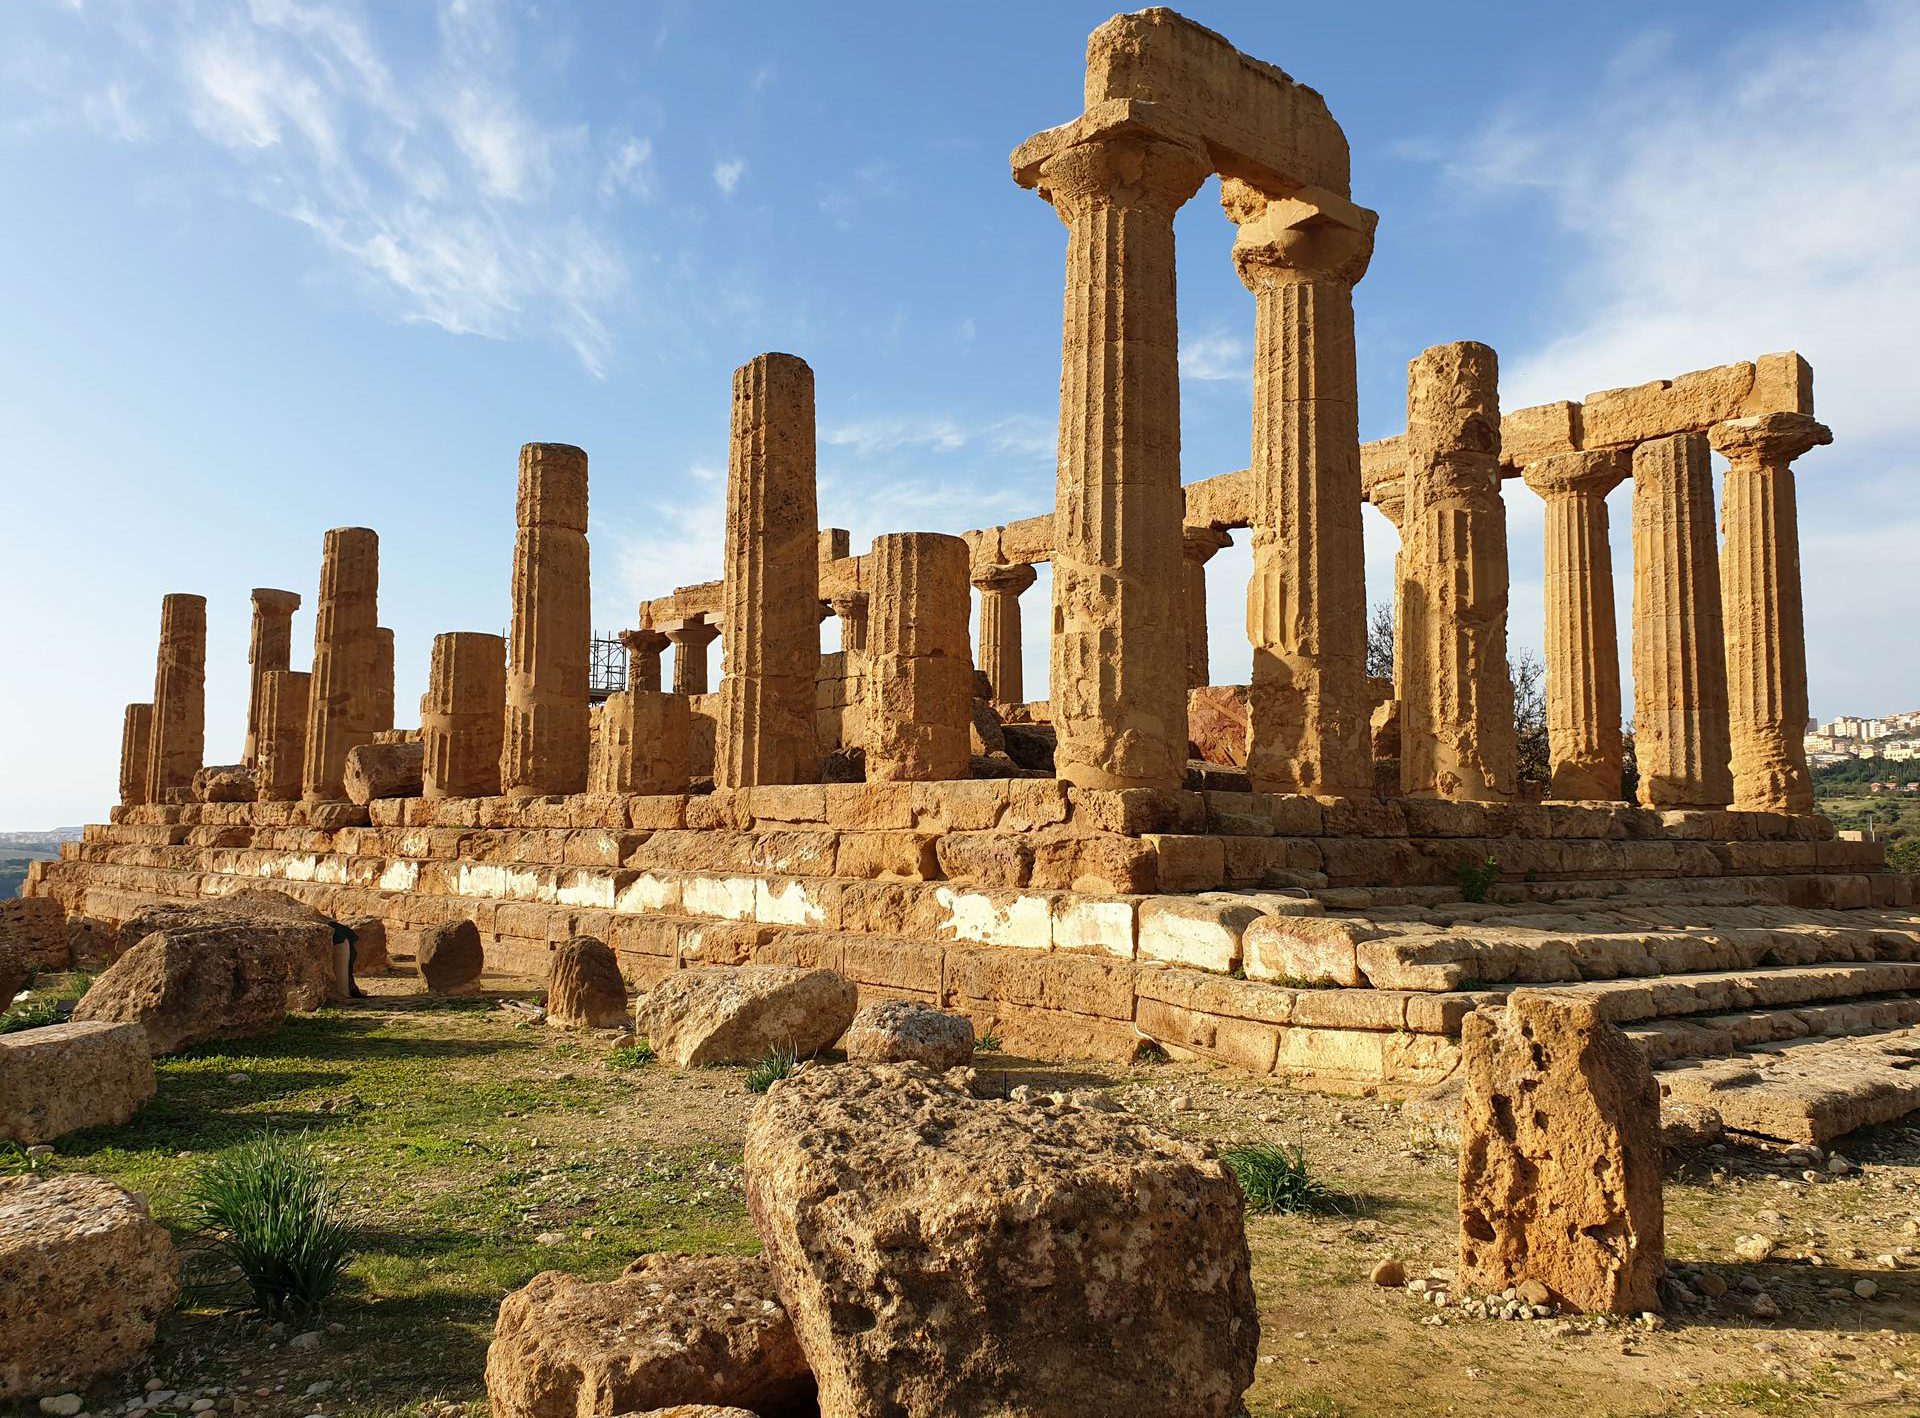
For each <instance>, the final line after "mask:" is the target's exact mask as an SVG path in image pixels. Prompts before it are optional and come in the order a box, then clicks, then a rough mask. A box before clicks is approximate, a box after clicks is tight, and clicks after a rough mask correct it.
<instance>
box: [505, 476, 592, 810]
mask: <svg viewBox="0 0 1920 1418" xmlns="http://www.w3.org/2000/svg"><path fill="white" fill-rule="evenodd" d="M514 519H515V522H516V523H517V525H518V531H517V532H516V533H515V536H514V542H513V634H512V639H511V640H510V641H509V642H508V653H507V722H506V742H505V744H504V746H503V747H502V749H501V755H500V790H501V792H503V793H504V794H506V795H507V796H508V797H515V798H529V797H543V796H546V795H549V794H555V793H577V792H580V791H581V790H582V789H584V788H585V787H586V785H587V724H588V720H587V709H588V700H587V664H588V660H589V659H590V657H591V655H592V644H591V641H592V638H593V629H592V625H591V616H592V603H591V600H590V594H591V592H590V586H589V583H588V566H587V455H586V454H585V453H584V452H583V451H582V450H580V449H578V448H575V447H573V446H572V445H571V444H567V443H529V444H526V445H525V446H523V447H522V448H521V449H520V488H519V495H518V497H517V499H516V500H515V503H514Z"/></svg>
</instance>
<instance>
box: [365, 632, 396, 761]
mask: <svg viewBox="0 0 1920 1418" xmlns="http://www.w3.org/2000/svg"><path fill="white" fill-rule="evenodd" d="M393 693H394V692H393V632H392V631H391V630H389V629H387V627H386V626H384V625H382V626H377V627H375V629H374V632H373V674H372V675H371V676H370V677H369V678H368V680H367V717H368V722H370V723H371V724H372V725H373V731H374V732H375V733H377V734H380V733H385V732H386V731H387V730H388V729H391V728H392V727H393Z"/></svg>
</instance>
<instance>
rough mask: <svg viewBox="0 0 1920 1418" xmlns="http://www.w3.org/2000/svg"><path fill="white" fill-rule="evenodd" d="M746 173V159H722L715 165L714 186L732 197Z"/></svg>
mask: <svg viewBox="0 0 1920 1418" xmlns="http://www.w3.org/2000/svg"><path fill="white" fill-rule="evenodd" d="M746 171H747V160H746V159H745V158H722V159H720V160H719V161H718V162H716V163H714V165H713V185H714V186H715V187H718V188H719V189H720V190H721V191H722V192H724V193H726V194H727V195H728V196H729V197H731V196H732V195H733V192H734V189H735V188H736V187H738V186H739V185H740V179H741V178H742V177H744V176H745V175H746Z"/></svg>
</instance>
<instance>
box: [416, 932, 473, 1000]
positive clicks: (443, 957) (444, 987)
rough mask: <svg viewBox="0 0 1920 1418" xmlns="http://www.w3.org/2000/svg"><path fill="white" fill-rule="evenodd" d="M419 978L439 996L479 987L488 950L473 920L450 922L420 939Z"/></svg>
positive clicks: (459, 993)
mask: <svg viewBox="0 0 1920 1418" xmlns="http://www.w3.org/2000/svg"><path fill="white" fill-rule="evenodd" d="M416 961H417V963H418V964H419V967H420V979H421V981H422V982H423V983H424V984H425V986H426V988H427V989H428V990H430V991H431V992H433V993H434V994H436V995H464V994H471V993H473V991H474V990H476V989H478V988H479V987H480V976H481V973H482V972H483V971H484V970H485V969H486V964H487V960H486V952H485V951H484V950H483V949H482V948H481V945H480V929H479V927H477V926H475V925H474V923H473V922H472V921H447V922H445V923H444V924H441V925H438V926H435V927H433V928H432V929H431V930H429V931H427V932H426V933H425V934H424V935H422V936H421V938H420V950H419V953H418V955H417V956H416Z"/></svg>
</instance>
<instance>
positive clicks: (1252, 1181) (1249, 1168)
mask: <svg viewBox="0 0 1920 1418" xmlns="http://www.w3.org/2000/svg"><path fill="white" fill-rule="evenodd" d="M1221 1160H1222V1161H1224V1162H1225V1163H1226V1164H1227V1166H1228V1167H1229V1168H1230V1169H1231V1170H1232V1172H1233V1175H1234V1176H1235V1177H1237V1178H1239V1179H1240V1190H1241V1191H1243V1192H1245V1193H1246V1194H1247V1210H1249V1211H1258V1212H1280V1211H1284V1212H1303V1211H1305V1212H1315V1211H1337V1210H1338V1209H1339V1198H1338V1197H1336V1196H1335V1195H1334V1193H1333V1191H1332V1190H1331V1189H1330V1188H1329V1187H1328V1186H1327V1184H1326V1183H1325V1182H1323V1181H1321V1180H1320V1179H1319V1178H1318V1177H1316V1176H1314V1175H1313V1173H1312V1172H1311V1171H1309V1170H1308V1168H1307V1158H1306V1154H1305V1153H1304V1152H1302V1151H1301V1150H1300V1149H1299V1148H1297V1147H1283V1146H1281V1145H1279V1144H1278V1143H1272V1142H1254V1143H1248V1144H1247V1145H1246V1146H1244V1147H1233V1148H1229V1149H1228V1150H1227V1151H1226V1152H1225V1153H1223V1154H1222V1156H1221Z"/></svg>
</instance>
